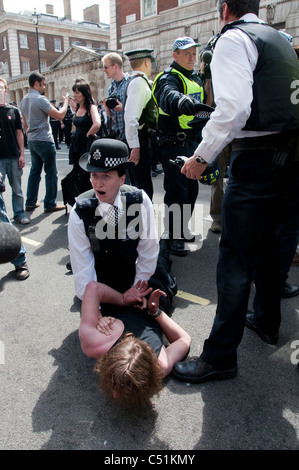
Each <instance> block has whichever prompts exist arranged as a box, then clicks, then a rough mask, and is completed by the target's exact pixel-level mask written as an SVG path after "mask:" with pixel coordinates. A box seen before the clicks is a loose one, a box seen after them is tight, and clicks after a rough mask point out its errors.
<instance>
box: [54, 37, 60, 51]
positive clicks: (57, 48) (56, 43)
mask: <svg viewBox="0 0 299 470" xmlns="http://www.w3.org/2000/svg"><path fill="white" fill-rule="evenodd" d="M54 51H55V52H62V49H61V39H54Z"/></svg>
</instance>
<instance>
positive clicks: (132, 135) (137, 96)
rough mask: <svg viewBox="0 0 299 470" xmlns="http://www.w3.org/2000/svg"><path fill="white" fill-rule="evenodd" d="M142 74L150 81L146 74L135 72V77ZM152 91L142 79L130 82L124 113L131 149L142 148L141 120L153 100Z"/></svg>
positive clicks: (138, 78)
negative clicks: (139, 134)
mask: <svg viewBox="0 0 299 470" xmlns="http://www.w3.org/2000/svg"><path fill="white" fill-rule="evenodd" d="M137 74H141V75H143V76H144V77H145V79H146V80H147V81H148V78H147V76H146V74H145V73H143V72H139V71H137V70H134V71H133V73H132V77H133V76H134V75H137ZM151 96H152V94H151V90H150V87H149V86H148V85H147V83H146V81H145V80H144V78H142V77H137V78H134V79H133V80H131V81H130V83H129V85H128V89H127V100H126V105H125V112H124V121H125V132H126V140H127V142H128V145H129V147H130V148H131V149H132V148H138V147H140V144H139V138H138V128H139V119H140V117H141V114H142V111H143V109H144V108H145V106H146V105H147V103H148V101H149V100H150V99H151Z"/></svg>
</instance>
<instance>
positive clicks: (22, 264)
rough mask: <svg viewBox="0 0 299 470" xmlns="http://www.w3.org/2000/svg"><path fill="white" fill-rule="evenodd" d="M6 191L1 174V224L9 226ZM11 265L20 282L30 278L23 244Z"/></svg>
mask: <svg viewBox="0 0 299 470" xmlns="http://www.w3.org/2000/svg"><path fill="white" fill-rule="evenodd" d="M4 191H5V185H4V183H3V179H2V174H1V173H0V222H5V223H7V224H11V221H10V219H9V217H8V215H7V211H6V207H5V202H4V199H3V196H2V193H3V192H4ZM11 263H12V264H13V265H14V267H15V272H14V275H15V278H16V279H17V280H18V281H25V279H27V278H28V277H29V276H30V272H29V268H28V264H27V256H26V248H25V247H24V245H23V244H22V243H21V247H20V251H19V254H18V256H17V257H16V258H15V259H13V260H12V261H11Z"/></svg>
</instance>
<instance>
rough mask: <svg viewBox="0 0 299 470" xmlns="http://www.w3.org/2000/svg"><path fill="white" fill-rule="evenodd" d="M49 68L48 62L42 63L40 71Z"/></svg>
mask: <svg viewBox="0 0 299 470" xmlns="http://www.w3.org/2000/svg"><path fill="white" fill-rule="evenodd" d="M46 68H47V62H44V61H41V63H40V69H41V70H45V69H46Z"/></svg>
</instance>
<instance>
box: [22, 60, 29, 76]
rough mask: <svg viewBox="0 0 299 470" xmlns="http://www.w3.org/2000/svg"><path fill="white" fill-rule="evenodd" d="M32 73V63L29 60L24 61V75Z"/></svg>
mask: <svg viewBox="0 0 299 470" xmlns="http://www.w3.org/2000/svg"><path fill="white" fill-rule="evenodd" d="M28 72H30V62H29V60H26V59H24V60H22V73H28Z"/></svg>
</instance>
